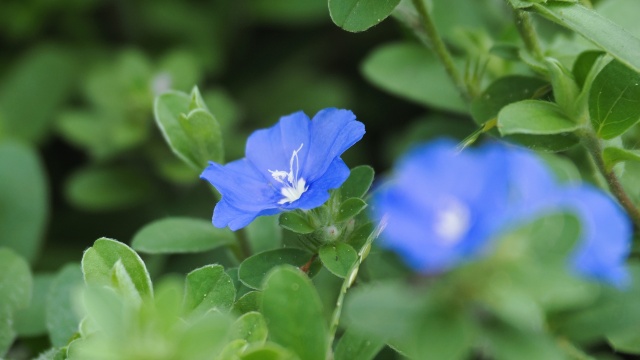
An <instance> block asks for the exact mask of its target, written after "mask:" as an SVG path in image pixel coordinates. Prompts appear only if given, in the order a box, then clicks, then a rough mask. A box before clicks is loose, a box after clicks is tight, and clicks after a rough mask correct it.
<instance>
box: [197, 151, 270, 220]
mask: <svg viewBox="0 0 640 360" xmlns="http://www.w3.org/2000/svg"><path fill="white" fill-rule="evenodd" d="M200 177H201V178H202V179H205V180H207V181H209V182H210V183H211V184H212V185H213V186H215V187H216V189H218V191H219V192H220V194H222V198H223V199H224V200H226V201H228V202H229V203H231V204H234V205H235V206H236V207H237V208H239V209H245V210H248V211H259V210H262V209H265V208H273V207H275V206H276V205H274V204H277V195H278V194H277V193H276V192H275V191H274V189H273V187H272V186H270V184H269V182H267V181H266V180H265V179H264V177H262V176H261V174H260V173H259V172H258V171H257V170H256V169H255V168H254V167H253V165H252V164H251V163H250V162H249V161H248V160H246V159H240V160H237V161H233V162H230V163H228V164H226V165H224V166H222V165H219V164H216V163H213V162H211V163H210V164H209V166H208V167H207V168H206V169H205V170H204V171H203V172H202V174H201V175H200Z"/></svg>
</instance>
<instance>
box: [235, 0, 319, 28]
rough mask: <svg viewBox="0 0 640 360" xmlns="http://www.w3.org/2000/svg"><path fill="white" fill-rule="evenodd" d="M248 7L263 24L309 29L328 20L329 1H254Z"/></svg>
mask: <svg viewBox="0 0 640 360" xmlns="http://www.w3.org/2000/svg"><path fill="white" fill-rule="evenodd" d="M247 5H249V8H250V9H251V15H253V18H254V19H256V20H257V21H259V22H261V23H268V24H274V25H289V26H305V27H308V26H309V25H311V24H316V23H322V22H324V21H325V20H328V16H327V15H328V11H327V0H307V1H298V0H279V1H271V0H252V1H251V2H250V3H248V4H247Z"/></svg>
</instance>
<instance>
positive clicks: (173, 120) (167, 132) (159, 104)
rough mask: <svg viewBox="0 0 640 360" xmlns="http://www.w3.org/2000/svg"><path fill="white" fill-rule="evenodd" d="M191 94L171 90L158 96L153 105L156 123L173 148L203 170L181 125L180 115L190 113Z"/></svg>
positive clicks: (194, 166)
mask: <svg viewBox="0 0 640 360" xmlns="http://www.w3.org/2000/svg"><path fill="white" fill-rule="evenodd" d="M190 103H191V98H190V97H189V95H187V94H185V93H183V92H178V91H171V92H166V93H164V94H162V95H160V96H158V97H156V100H155V102H154V105H153V114H154V116H155V119H156V124H157V125H158V127H159V128H160V131H161V132H162V135H163V136H164V139H165V140H166V141H167V143H168V144H169V146H170V147H171V150H172V151H173V153H174V154H176V155H177V156H178V157H179V158H180V159H182V160H183V161H184V162H186V163H187V164H189V165H190V166H191V167H193V168H194V169H198V170H201V167H200V165H199V162H198V159H196V158H195V157H194V155H193V154H192V153H191V142H190V140H189V138H188V137H187V134H185V132H184V130H183V128H182V126H181V125H180V121H179V118H180V115H181V114H187V113H189V105H190Z"/></svg>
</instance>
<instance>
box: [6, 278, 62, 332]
mask: <svg viewBox="0 0 640 360" xmlns="http://www.w3.org/2000/svg"><path fill="white" fill-rule="evenodd" d="M53 279H54V275H52V274H37V275H35V276H34V277H33V296H32V297H31V303H30V304H29V307H27V308H24V309H21V310H18V311H17V312H16V313H15V317H14V320H15V329H16V332H17V333H18V335H19V336H38V335H44V334H45V333H46V332H47V321H46V311H45V309H46V299H47V294H48V293H49V290H50V288H51V284H52V283H53Z"/></svg>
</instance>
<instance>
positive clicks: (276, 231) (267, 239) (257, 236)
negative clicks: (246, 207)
mask: <svg viewBox="0 0 640 360" xmlns="http://www.w3.org/2000/svg"><path fill="white" fill-rule="evenodd" d="M278 221H279V216H276V215H274V216H259V217H257V218H255V219H254V220H253V221H252V222H251V224H249V225H248V226H247V227H246V228H245V229H246V231H245V232H246V233H247V237H248V238H249V242H250V243H251V249H252V250H253V253H260V252H263V251H267V250H273V249H275V248H279V247H281V245H282V229H281V228H280V227H279V226H278Z"/></svg>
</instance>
